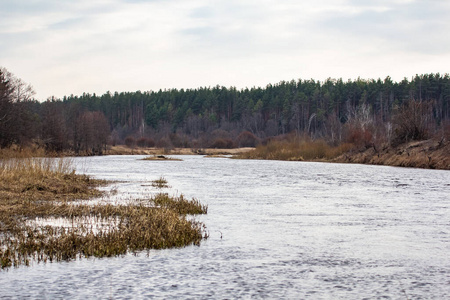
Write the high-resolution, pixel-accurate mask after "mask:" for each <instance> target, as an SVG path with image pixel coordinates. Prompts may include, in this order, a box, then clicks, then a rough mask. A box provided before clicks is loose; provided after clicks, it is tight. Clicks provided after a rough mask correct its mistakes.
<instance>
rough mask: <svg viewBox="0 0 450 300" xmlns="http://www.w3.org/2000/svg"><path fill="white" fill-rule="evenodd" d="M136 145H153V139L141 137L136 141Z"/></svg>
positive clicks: (143, 146) (142, 146)
mask: <svg viewBox="0 0 450 300" xmlns="http://www.w3.org/2000/svg"><path fill="white" fill-rule="evenodd" d="M136 144H137V146H138V147H141V148H145V147H155V141H154V140H153V139H151V138H146V137H142V138H140V139H138V140H137V141H136Z"/></svg>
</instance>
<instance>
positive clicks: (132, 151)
mask: <svg viewBox="0 0 450 300" xmlns="http://www.w3.org/2000/svg"><path fill="white" fill-rule="evenodd" d="M253 149H254V148H250V147H247V148H233V149H209V148H199V149H195V148H173V149H162V148H129V147H127V146H123V145H118V146H112V147H111V148H110V149H108V150H106V151H105V153H104V154H105V155H236V154H240V153H244V152H248V151H251V150H253Z"/></svg>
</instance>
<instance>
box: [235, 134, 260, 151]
mask: <svg viewBox="0 0 450 300" xmlns="http://www.w3.org/2000/svg"><path fill="white" fill-rule="evenodd" d="M259 142H260V141H259V138H258V137H256V136H255V135H254V134H253V133H251V132H250V131H243V132H241V134H239V135H238V137H237V138H236V144H237V145H238V146H239V147H256V145H258V144H259Z"/></svg>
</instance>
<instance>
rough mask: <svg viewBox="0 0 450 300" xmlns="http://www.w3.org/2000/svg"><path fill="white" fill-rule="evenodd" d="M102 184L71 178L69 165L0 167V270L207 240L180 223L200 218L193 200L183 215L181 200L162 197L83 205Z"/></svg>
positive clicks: (36, 162) (11, 163)
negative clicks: (187, 216) (196, 217)
mask: <svg viewBox="0 0 450 300" xmlns="http://www.w3.org/2000/svg"><path fill="white" fill-rule="evenodd" d="M105 183H106V182H104V181H99V180H94V179H92V178H90V177H88V176H85V175H77V174H75V172H74V170H73V168H72V163H71V161H70V160H69V159H48V158H43V159H36V158H24V159H3V160H1V161H0V265H1V269H5V268H9V267H11V266H15V267H17V266H20V265H29V264H31V263H32V262H48V261H49V262H52V261H62V260H72V259H76V258H77V257H91V256H95V257H105V256H115V255H124V254H126V253H129V252H131V253H136V252H138V251H142V250H149V249H161V248H170V247H183V246H186V245H189V244H195V245H198V244H199V243H200V241H201V240H202V239H203V238H207V235H206V234H205V233H204V232H205V228H204V225H203V224H201V223H199V222H196V221H195V220H188V219H187V218H186V216H185V215H186V214H197V213H206V209H205V207H203V206H202V205H201V204H200V203H198V201H197V202H196V201H194V199H193V200H192V201H187V202H189V203H191V204H192V205H193V206H192V207H190V206H189V208H187V207H188V205H187V204H181V203H184V201H182V200H181V199H183V197H178V198H176V197H169V196H166V198H167V199H166V200H165V201H162V202H158V200H155V199H156V198H155V199H153V198H149V199H147V200H142V201H139V202H136V201H135V202H131V204H129V205H113V204H111V203H106V202H105V203H102V202H100V201H98V202H95V203H94V204H87V202H89V201H83V200H87V199H91V198H94V197H99V196H101V195H102V192H100V191H99V190H98V189H97V187H98V186H99V185H102V184H105ZM171 201H172V202H174V203H175V204H173V203H171ZM195 205H197V206H198V207H199V208H198V209H197V210H195V209H194V208H193V207H194V206H195Z"/></svg>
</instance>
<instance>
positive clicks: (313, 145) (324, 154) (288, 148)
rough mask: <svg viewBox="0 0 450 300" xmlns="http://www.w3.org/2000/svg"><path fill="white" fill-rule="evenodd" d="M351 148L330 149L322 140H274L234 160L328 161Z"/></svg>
mask: <svg viewBox="0 0 450 300" xmlns="http://www.w3.org/2000/svg"><path fill="white" fill-rule="evenodd" d="M351 147H352V145H351V144H342V145H339V146H337V147H332V146H330V145H328V144H327V143H326V142H325V141H323V140H317V141H311V140H300V139H294V140H290V141H286V140H282V141H277V140H275V141H270V142H269V143H268V144H267V145H265V146H264V145H260V146H258V147H256V149H255V150H253V151H249V152H246V153H242V154H240V155H238V156H236V158H243V159H270V160H290V161H303V160H330V159H333V158H335V157H337V156H339V155H341V154H342V153H344V152H346V151H348V150H349V149H350V148H351Z"/></svg>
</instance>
